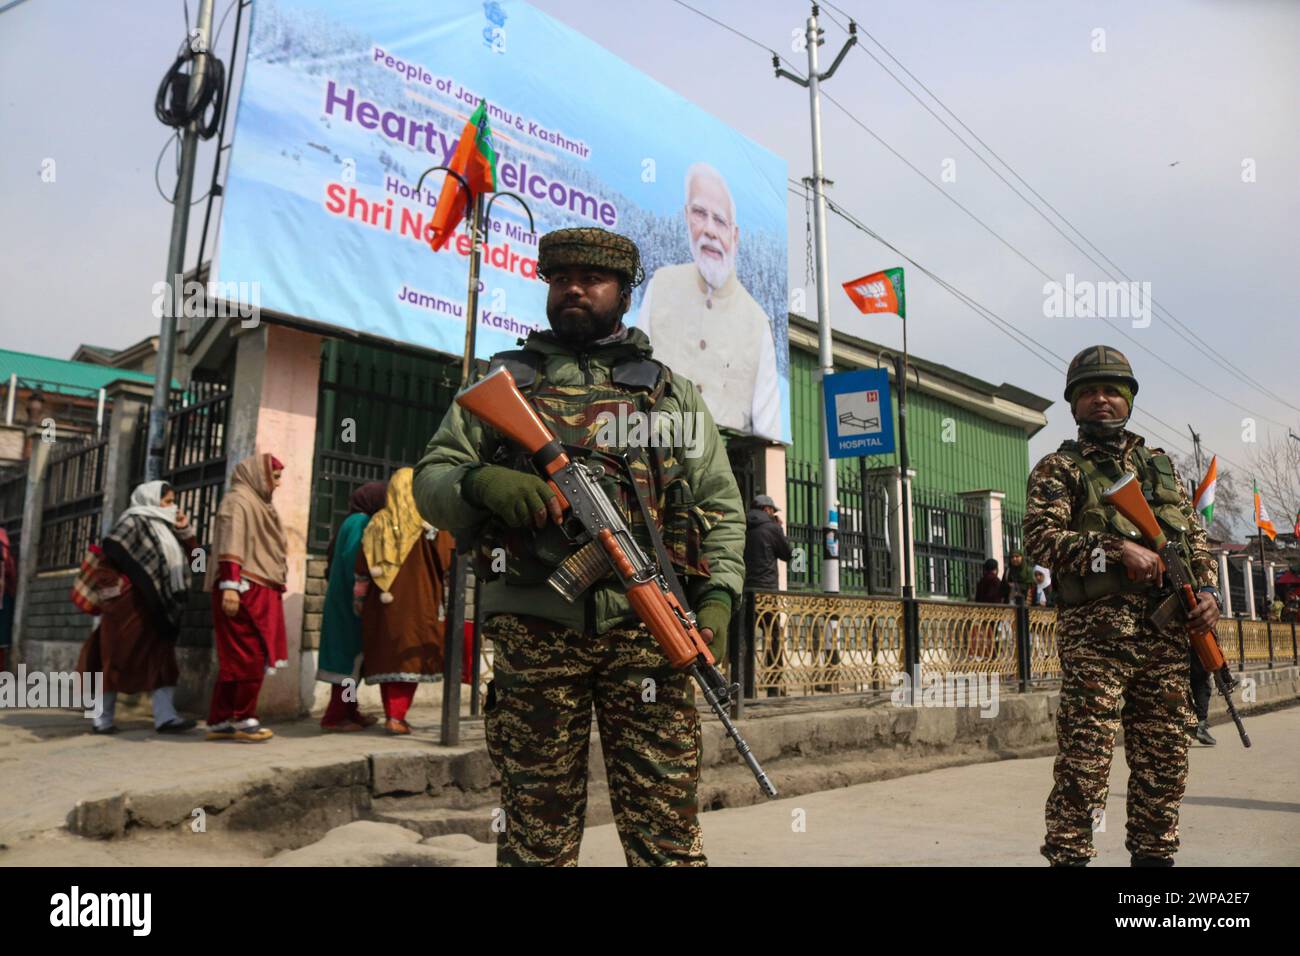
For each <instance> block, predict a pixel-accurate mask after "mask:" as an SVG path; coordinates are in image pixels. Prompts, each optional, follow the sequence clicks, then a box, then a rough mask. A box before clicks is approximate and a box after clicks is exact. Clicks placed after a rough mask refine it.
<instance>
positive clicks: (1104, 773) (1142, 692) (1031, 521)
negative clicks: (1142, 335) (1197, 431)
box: [1025, 345, 1219, 866]
mask: <svg viewBox="0 0 1300 956" xmlns="http://www.w3.org/2000/svg"><path fill="white" fill-rule="evenodd" d="M1137 391H1138V382H1137V379H1136V378H1135V377H1134V375H1133V370H1132V368H1131V367H1130V365H1129V362H1128V359H1126V358H1125V357H1124V355H1123V354H1122V353H1121V352H1119V351H1118V350H1116V349H1113V348H1110V347H1108V346H1104V345H1097V346H1093V347H1091V348H1087V349H1084V350H1083V351H1082V352H1080V353H1079V354H1078V355H1076V356H1075V358H1074V360H1073V361H1072V362H1071V363H1070V367H1069V369H1068V371H1067V373H1066V382H1065V398H1066V401H1068V402H1069V403H1070V408H1071V410H1072V412H1073V414H1074V419H1075V421H1076V422H1077V423H1078V426H1079V432H1078V438H1077V440H1071V441H1066V442H1064V443H1062V445H1061V447H1060V448H1059V449H1058V450H1057V451H1055V452H1053V453H1052V454H1050V455H1048V456H1047V457H1045V458H1044V459H1043V460H1042V461H1040V462H1039V463H1038V464H1037V465H1036V466H1035V468H1034V470H1033V472H1032V473H1031V474H1030V476H1029V487H1028V499H1029V501H1028V507H1027V509H1026V511H1025V550H1026V551H1027V552H1028V553H1029V554H1030V555H1031V556H1032V557H1033V559H1034V560H1035V561H1037V562H1038V563H1039V564H1041V565H1043V566H1045V567H1050V568H1052V569H1053V571H1055V589H1056V592H1057V593H1056V597H1057V601H1058V604H1059V606H1060V612H1059V624H1058V627H1057V634H1058V639H1059V644H1060V657H1061V671H1062V679H1061V700H1060V708H1059V710H1058V712H1057V719H1056V739H1057V746H1058V754H1057V757H1056V762H1055V765H1054V768H1053V775H1054V778H1055V785H1054V786H1053V787H1052V792H1051V794H1050V795H1049V796H1048V798H1047V808H1046V818H1047V835H1046V839H1045V840H1044V843H1043V847H1042V853H1043V855H1044V856H1045V857H1047V859H1048V861H1049V862H1050V863H1051V864H1052V865H1053V866H1083V865H1086V864H1087V862H1088V861H1089V860H1090V859H1091V858H1092V857H1094V856H1096V853H1097V851H1096V849H1095V848H1094V846H1093V836H1092V834H1093V829H1094V828H1095V827H1097V826H1098V825H1099V824H1100V823H1101V822H1102V821H1103V820H1104V814H1105V807H1106V795H1107V792H1108V787H1109V779H1110V765H1111V757H1112V754H1113V751H1114V745H1115V732H1116V730H1118V728H1119V727H1120V726H1121V725H1122V726H1123V728H1124V757H1125V760H1126V762H1127V763H1128V768H1129V778H1128V813H1127V821H1126V839H1125V841H1124V845H1125V847H1126V848H1127V849H1128V851H1129V853H1130V856H1131V860H1132V863H1133V865H1134V866H1172V865H1173V859H1174V853H1175V852H1176V851H1177V850H1178V809H1179V804H1180V802H1181V801H1182V798H1183V791H1184V789H1185V787H1186V785H1187V735H1186V727H1187V725H1188V723H1189V720H1190V718H1191V714H1190V712H1189V711H1188V709H1187V683H1188V679H1189V672H1188V664H1187V650H1188V644H1189V639H1188V635H1189V631H1193V630H1198V631H1205V630H1208V629H1209V628H1211V627H1213V626H1214V624H1215V622H1216V621H1217V620H1218V618H1219V603H1218V597H1219V595H1218V590H1217V585H1218V564H1217V562H1216V561H1215V560H1214V559H1213V558H1212V557H1211V555H1210V553H1209V551H1208V549H1207V547H1206V535H1205V529H1204V528H1203V527H1202V525H1201V522H1200V520H1199V519H1198V517H1197V515H1196V514H1195V512H1194V511H1193V509H1192V505H1191V502H1190V501H1189V500H1188V497H1187V492H1186V490H1185V488H1184V485H1183V483H1182V481H1180V480H1179V478H1178V473H1177V470H1176V469H1175V468H1174V464H1173V462H1172V461H1171V460H1170V458H1169V456H1168V455H1166V454H1165V453H1164V452H1163V451H1161V450H1160V449H1158V448H1148V447H1147V446H1146V443H1145V441H1144V440H1143V439H1142V437H1141V436H1139V435H1136V434H1134V433H1133V432H1131V431H1128V430H1127V429H1126V428H1125V425H1126V424H1127V422H1128V420H1129V416H1130V415H1131V414H1132V410H1133V398H1134V396H1135V395H1136V394H1137ZM1125 474H1132V475H1135V476H1136V477H1137V479H1138V481H1139V482H1140V483H1141V487H1142V491H1143V494H1144V495H1145V496H1146V498H1147V500H1148V501H1149V502H1150V503H1151V506H1152V510H1153V511H1154V512H1155V515H1156V518H1157V519H1158V521H1159V522H1160V526H1161V530H1162V531H1163V532H1164V533H1165V535H1166V536H1167V537H1168V538H1169V540H1170V541H1173V542H1175V544H1176V545H1177V546H1178V547H1179V549H1180V550H1181V551H1182V554H1183V555H1184V556H1185V559H1186V563H1187V565H1188V567H1187V569H1186V570H1187V571H1188V573H1189V576H1190V577H1191V578H1192V579H1193V580H1195V581H1196V582H1197V586H1198V587H1199V589H1200V593H1199V594H1198V596H1197V599H1198V604H1197V606H1196V610H1195V611H1194V612H1193V613H1192V614H1190V615H1185V616H1184V615H1182V614H1181V613H1179V612H1175V613H1174V614H1173V615H1172V616H1165V614H1164V610H1165V608H1167V607H1168V605H1167V604H1165V603H1164V602H1165V601H1167V599H1168V598H1169V595H1167V594H1166V593H1165V592H1164V591H1163V590H1162V589H1161V588H1160V584H1161V566H1160V559H1159V557H1158V556H1157V555H1156V553H1155V552H1154V551H1151V550H1150V549H1148V548H1146V547H1145V546H1143V545H1142V544H1140V543H1139V540H1140V534H1139V533H1138V532H1137V529H1136V528H1134V527H1133V526H1132V525H1131V524H1130V523H1129V522H1128V521H1127V519H1125V518H1124V517H1123V515H1121V514H1119V513H1118V512H1117V511H1116V510H1115V509H1114V508H1113V507H1109V506H1108V505H1106V503H1105V502H1104V500H1103V498H1102V494H1103V492H1105V491H1106V489H1107V488H1109V487H1110V486H1111V485H1112V484H1114V483H1115V482H1116V481H1118V480H1119V479H1120V478H1121V477H1123V476H1124V475H1125ZM1174 600H1175V601H1176V600H1177V597H1176V596H1174ZM1153 615H1156V617H1155V618H1154V619H1153ZM1121 701H1122V702H1123V706H1122V708H1121Z"/></svg>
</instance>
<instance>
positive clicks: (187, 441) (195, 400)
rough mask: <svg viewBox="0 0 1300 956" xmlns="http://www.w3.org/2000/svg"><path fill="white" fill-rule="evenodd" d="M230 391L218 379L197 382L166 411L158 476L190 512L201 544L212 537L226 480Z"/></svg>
mask: <svg viewBox="0 0 1300 956" xmlns="http://www.w3.org/2000/svg"><path fill="white" fill-rule="evenodd" d="M229 415H230V391H229V387H228V386H227V385H226V384H225V383H222V382H195V383H192V384H191V386H190V389H189V390H188V391H187V392H186V393H185V394H184V395H179V396H178V395H174V396H173V398H172V408H171V410H170V411H168V413H167V444H166V446H165V449H164V452H163V470H162V477H163V480H164V481H166V482H167V483H168V484H169V485H171V486H172V488H174V489H175V490H176V503H177V504H178V505H179V506H180V508H181V510H182V511H184V512H185V513H186V514H188V515H189V516H190V524H191V527H193V529H194V536H195V538H197V539H198V542H199V543H200V544H203V545H206V544H208V543H210V541H211V531H212V521H213V519H214V518H215V517H216V514H217V508H218V507H219V505H220V504H221V493H222V490H223V489H224V488H225V485H226V429H227V425H228V419H229Z"/></svg>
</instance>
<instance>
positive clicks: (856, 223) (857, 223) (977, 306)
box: [790, 189, 1247, 471]
mask: <svg viewBox="0 0 1300 956" xmlns="http://www.w3.org/2000/svg"><path fill="white" fill-rule="evenodd" d="M790 191H791V192H795V191H794V190H793V189H792V190H790ZM827 206H828V207H829V208H830V210H831V212H833V213H835V214H836V215H837V216H839V217H840V218H841V219H843V220H844V221H845V222H848V223H849V224H850V225H852V226H853V227H854V228H856V229H858V230H860V231H862V232H864V233H866V234H867V235H869V236H870V237H871V238H873V239H875V240H876V241H877V242H879V243H880V244H881V245H883V246H885V248H887V249H889V250H890V251H892V252H893V253H895V254H896V255H898V256H900V257H901V258H903V259H904V260H906V261H907V262H908V263H910V264H911V265H912V266H913V267H914V268H916V269H917V271H919V272H921V273H922V274H924V275H925V276H927V277H928V278H930V279H932V280H933V281H934V282H935V283H936V284H937V285H938V286H939V287H940V288H942V289H944V291H946V292H948V293H949V294H950V295H952V296H953V297H954V298H956V299H957V300H958V301H960V302H961V303H962V304H963V305H965V306H967V308H969V309H971V310H972V311H974V312H975V313H976V314H977V315H979V316H980V317H981V318H983V319H985V321H987V322H989V324H990V325H993V327H994V328H996V329H997V330H998V331H1000V332H1002V333H1003V334H1004V335H1006V336H1007V337H1008V338H1010V339H1012V340H1013V341H1014V342H1016V344H1018V345H1020V346H1021V347H1022V348H1024V349H1025V350H1026V351H1028V352H1029V353H1030V354H1031V355H1033V356H1034V357H1035V358H1037V359H1038V360H1039V361H1041V362H1043V363H1044V364H1046V365H1047V366H1049V367H1050V368H1052V369H1053V370H1054V371H1056V372H1058V373H1064V372H1065V371H1066V368H1065V366H1066V365H1068V360H1067V359H1066V358H1065V357H1064V356H1062V355H1059V354H1058V353H1056V352H1054V351H1052V350H1051V349H1050V348H1048V347H1047V346H1045V345H1042V344H1040V343H1037V342H1035V343H1034V344H1035V346H1036V347H1037V348H1039V349H1041V350H1042V351H1043V352H1046V353H1047V354H1048V355H1050V356H1052V357H1053V358H1055V359H1057V360H1058V361H1059V362H1060V363H1061V364H1059V365H1058V364H1056V363H1054V362H1052V361H1051V360H1050V359H1046V358H1044V357H1043V356H1042V355H1040V354H1038V353H1037V352H1035V351H1034V350H1033V349H1032V348H1030V347H1029V345H1028V344H1027V342H1026V340H1025V339H1024V338H1021V336H1025V334H1026V333H1025V332H1024V331H1023V330H1022V329H1020V328H1019V327H1018V326H1016V325H1015V324H1014V323H1012V322H1010V321H1008V320H1006V319H1004V318H1003V317H1002V316H1001V315H999V314H998V313H997V312H994V311H993V310H992V309H990V308H988V307H987V306H985V305H982V304H981V303H979V302H977V301H976V300H975V299H974V298H972V297H971V296H969V295H967V294H966V293H965V292H963V291H962V290H960V289H958V288H957V287H956V286H954V285H953V284H952V283H950V282H948V281H947V280H946V279H943V278H942V277H940V276H938V275H936V274H935V273H934V272H932V271H931V270H930V269H928V268H926V267H925V266H923V265H921V263H919V262H917V261H916V260H915V259H913V258H912V257H911V256H909V255H908V254H907V253H905V252H903V251H902V250H901V249H899V248H898V247H897V246H895V245H893V243H891V242H889V241H888V240H887V239H885V238H884V237H883V236H881V235H880V234H879V233H877V232H876V231H875V230H873V229H872V228H871V227H869V226H867V225H866V224H865V223H863V222H862V221H861V220H860V219H858V218H857V217H856V216H854V215H853V214H852V213H850V212H849V211H848V210H846V209H845V208H844V207H842V206H841V205H839V204H838V203H835V202H832V201H831V200H829V199H828V200H827ZM1132 411H1133V414H1134V415H1138V416H1141V417H1142V418H1144V419H1148V420H1150V421H1153V422H1155V423H1157V424H1158V425H1160V426H1162V428H1161V430H1162V431H1165V432H1166V438H1168V439H1169V444H1170V447H1173V448H1175V449H1176V450H1178V451H1179V452H1181V453H1182V454H1184V455H1190V454H1191V452H1189V451H1188V449H1187V448H1186V447H1185V446H1183V445H1182V444H1180V442H1181V441H1182V438H1181V435H1179V433H1178V429H1177V428H1176V427H1175V426H1173V425H1171V424H1170V423H1169V422H1167V421H1165V420H1164V419H1163V418H1160V417H1159V416H1157V415H1154V414H1153V413H1151V412H1149V411H1147V410H1145V409H1143V408H1138V407H1134V408H1133V410H1132ZM1219 457H1220V458H1221V459H1223V461H1224V462H1226V463H1227V464H1229V465H1231V466H1233V467H1234V468H1238V469H1241V470H1243V471H1245V470H1247V469H1245V468H1244V466H1242V465H1241V464H1239V463H1238V462H1234V461H1233V460H1232V459H1230V458H1228V457H1227V456H1226V455H1222V454H1220V455H1219Z"/></svg>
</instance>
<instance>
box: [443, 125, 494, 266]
mask: <svg viewBox="0 0 1300 956" xmlns="http://www.w3.org/2000/svg"><path fill="white" fill-rule="evenodd" d="M448 165H449V166H450V167H451V168H452V169H453V170H455V171H456V172H457V173H459V174H460V175H461V176H463V177H464V178H465V181H466V182H467V183H469V188H470V190H472V191H473V192H474V193H475V194H476V195H477V194H478V193H490V192H492V191H494V190H495V189H496V188H497V151H496V148H495V146H494V145H493V143H492V127H491V126H489V125H488V117H487V100H480V101H479V104H478V109H476V110H474V115H473V116H471V117H470V118H469V122H468V123H466V124H465V128H464V129H463V130H462V131H461V134H460V141H459V142H458V143H457V144H456V152H455V153H453V154H452V157H451V162H450V163H448ZM469 199H470V197H469V196H468V195H467V194H466V193H465V187H464V186H463V185H462V184H461V181H460V180H459V179H457V178H456V177H455V176H452V175H448V176H447V178H446V179H445V180H443V183H442V192H440V193H439V194H438V205H437V206H435V207H434V210H433V216H432V217H431V218H430V219H429V225H428V226H426V227H425V237H426V238H427V239H428V240H429V245H430V246H432V247H433V251H434V252H437V251H438V250H440V249H441V248H442V247H443V246H445V245H446V244H447V240H449V239H450V238H451V236H452V233H454V232H455V231H456V227H457V226H459V225H460V222H461V220H462V219H464V218H465V207H466V206H468V205H469Z"/></svg>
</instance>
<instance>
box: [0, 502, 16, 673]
mask: <svg viewBox="0 0 1300 956" xmlns="http://www.w3.org/2000/svg"><path fill="white" fill-rule="evenodd" d="M17 600H18V556H17V555H16V554H14V551H13V546H12V545H11V544H10V543H9V532H7V531H5V529H4V528H0V671H2V670H4V669H5V655H6V654H7V653H8V651H9V645H10V644H12V643H13V639H14V606H15V604H16V602H17Z"/></svg>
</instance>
